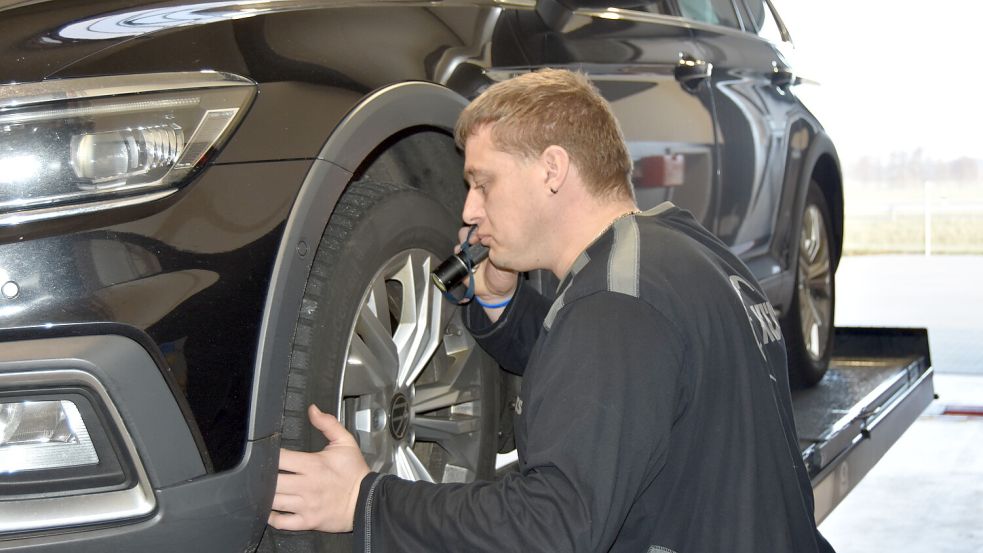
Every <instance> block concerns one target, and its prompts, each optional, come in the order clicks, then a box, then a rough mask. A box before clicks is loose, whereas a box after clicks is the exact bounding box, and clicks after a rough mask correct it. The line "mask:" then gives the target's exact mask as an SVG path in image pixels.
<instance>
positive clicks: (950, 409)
mask: <svg viewBox="0 0 983 553" xmlns="http://www.w3.org/2000/svg"><path fill="white" fill-rule="evenodd" d="M942 414H943V415H962V416H965V417H983V406H980V405H946V407H945V411H943V412H942Z"/></svg>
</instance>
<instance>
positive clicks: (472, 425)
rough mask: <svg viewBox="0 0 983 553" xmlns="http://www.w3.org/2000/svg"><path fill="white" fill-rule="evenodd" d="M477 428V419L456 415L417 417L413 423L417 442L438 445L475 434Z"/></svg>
mask: <svg viewBox="0 0 983 553" xmlns="http://www.w3.org/2000/svg"><path fill="white" fill-rule="evenodd" d="M479 427H480V421H479V419H478V417H473V416H471V415H458V414H454V415H450V416H449V417H421V416H417V417H416V419H414V422H413V429H414V431H415V432H416V439H417V440H420V441H424V442H437V443H439V444H445V443H447V442H449V441H451V440H453V439H454V438H457V437H458V436H463V435H465V434H470V433H471V432H477V431H478V428H479Z"/></svg>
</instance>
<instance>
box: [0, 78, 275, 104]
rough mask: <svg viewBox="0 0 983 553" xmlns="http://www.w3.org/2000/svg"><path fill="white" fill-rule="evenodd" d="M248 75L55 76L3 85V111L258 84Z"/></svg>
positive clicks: (0, 96)
mask: <svg viewBox="0 0 983 553" xmlns="http://www.w3.org/2000/svg"><path fill="white" fill-rule="evenodd" d="M255 85H256V83H255V82H254V81H252V80H250V79H247V78H245V77H241V76H239V75H234V74H232V73H221V72H218V71H181V72H173V73H139V74H134V75H115V76H109V77H81V78H77V79H53V80H50V81H41V82H35V83H18V84H8V85H0V112H2V111H3V110H6V109H10V108H15V107H22V106H30V105H34V104H43V103H45V102H54V101H58V100H78V99H87V98H101V97H105V96H118V95H122V94H137V93H140V92H167V91H172V90H194V89H199V88H218V87H226V86H255Z"/></svg>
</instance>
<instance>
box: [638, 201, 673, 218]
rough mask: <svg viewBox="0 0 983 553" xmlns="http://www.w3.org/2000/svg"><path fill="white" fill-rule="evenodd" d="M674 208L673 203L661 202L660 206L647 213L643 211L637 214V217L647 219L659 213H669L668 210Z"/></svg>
mask: <svg viewBox="0 0 983 553" xmlns="http://www.w3.org/2000/svg"><path fill="white" fill-rule="evenodd" d="M674 207H676V204H674V203H672V202H670V201H665V202H662V203H661V204H659V205H657V206H655V207H653V208H652V209H649V210H647V211H643V212H641V213H639V214H638V215H639V216H645V217H648V216H650V215H658V214H660V213H665V212H666V211H669V210H670V209H672V208H674Z"/></svg>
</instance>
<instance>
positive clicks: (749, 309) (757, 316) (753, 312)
mask: <svg viewBox="0 0 983 553" xmlns="http://www.w3.org/2000/svg"><path fill="white" fill-rule="evenodd" d="M730 284H731V286H733V287H734V291H735V292H737V297H738V298H740V300H741V305H743V306H744V312H745V313H747V320H748V323H749V324H750V325H751V333H752V334H754V339H755V341H757V342H758V351H760V352H761V357H764V358H765V359H767V356H766V355H765V346H766V345H768V344H771V343H773V342H779V341H781V339H782V328H781V326H780V325H779V324H778V313H776V312H775V308H774V307H772V305H771V302H769V301H768V300H765V301H761V302H759V301H757V300H758V299H759V298H760V294H759V293H758V291H757V289H756V288H755V287H754V286H751V283H750V282H748V281H746V280H744V279H743V278H741V277H739V276H737V275H731V277H730Z"/></svg>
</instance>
